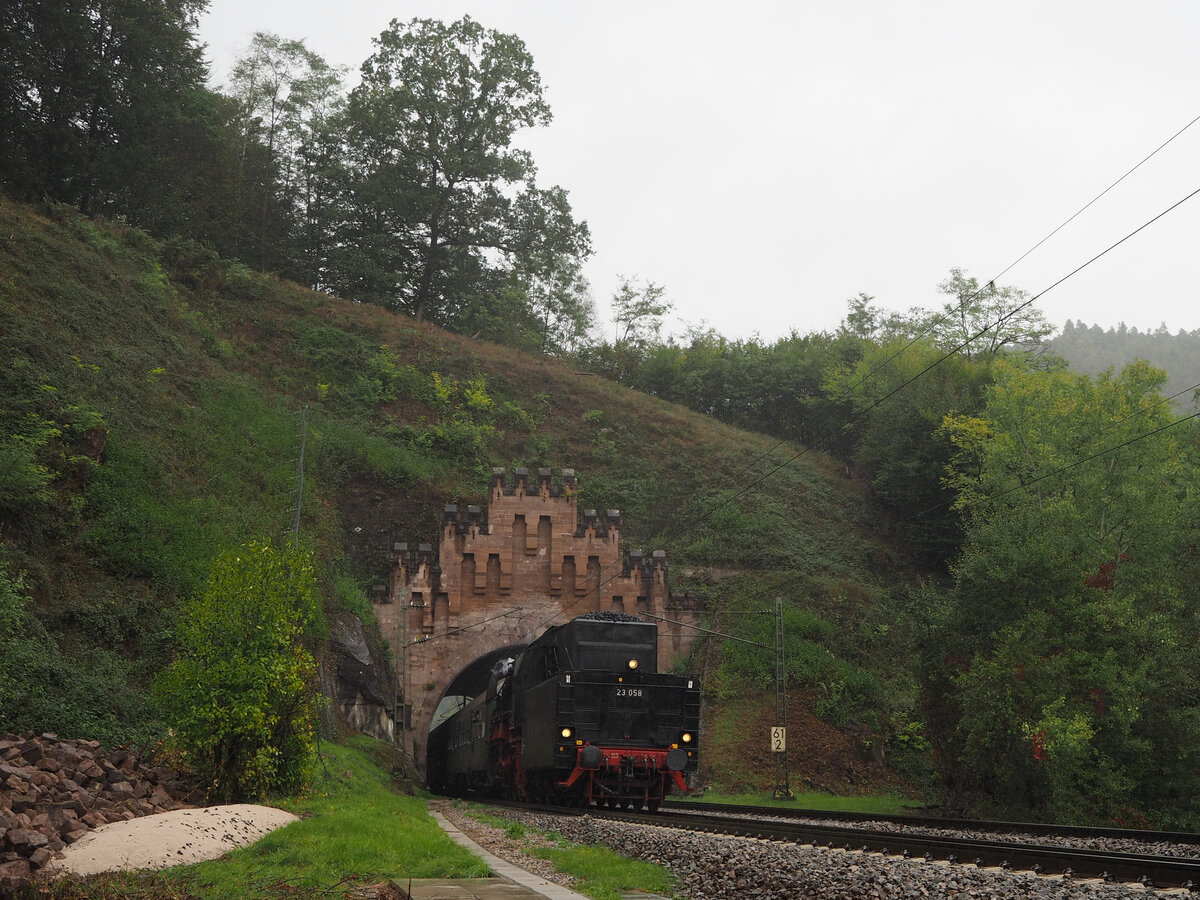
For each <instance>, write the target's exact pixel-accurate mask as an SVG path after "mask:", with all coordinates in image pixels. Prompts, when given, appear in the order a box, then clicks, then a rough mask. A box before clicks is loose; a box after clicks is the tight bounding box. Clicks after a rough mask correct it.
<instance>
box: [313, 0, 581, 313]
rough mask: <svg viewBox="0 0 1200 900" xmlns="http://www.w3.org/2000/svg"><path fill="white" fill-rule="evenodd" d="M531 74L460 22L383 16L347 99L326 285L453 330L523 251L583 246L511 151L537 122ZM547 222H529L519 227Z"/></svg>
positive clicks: (543, 110)
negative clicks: (341, 177) (334, 242)
mask: <svg viewBox="0 0 1200 900" xmlns="http://www.w3.org/2000/svg"><path fill="white" fill-rule="evenodd" d="M549 121H550V108H549V106H547V104H546V102H545V99H544V97H543V94H542V85H541V78H540V77H539V75H538V73H537V71H536V70H535V69H534V67H533V59H532V57H531V56H530V55H529V52H528V51H527V50H526V48H525V45H524V43H523V42H522V41H521V40H520V39H519V38H518V37H516V36H515V35H510V34H503V33H501V32H498V31H494V30H489V29H485V28H484V27H482V26H481V25H479V24H478V23H477V22H475V21H473V20H472V19H471V18H470V17H469V16H465V17H463V18H462V19H460V20H459V21H457V22H453V23H450V24H446V23H443V22H439V21H436V20H432V19H414V20H412V21H411V22H408V23H407V24H401V23H400V22H399V21H397V20H393V21H392V23H391V24H390V26H389V27H388V28H387V29H386V30H385V31H384V32H383V33H382V34H381V35H380V36H379V37H378V38H377V39H376V40H375V52H374V54H373V55H372V56H371V57H370V58H369V59H368V60H367V61H366V62H365V63H363V66H362V81H361V83H360V84H359V85H358V87H356V88H355V89H354V90H353V91H352V92H351V94H350V96H349V99H348V104H347V109H346V115H345V117H344V120H343V123H344V124H343V127H342V131H343V134H344V136H345V142H346V146H347V149H348V151H349V152H348V154H347V158H346V159H347V167H348V169H349V174H348V179H347V183H346V185H345V190H346V195H345V197H344V200H343V206H344V210H345V224H344V227H343V229H342V232H341V234H340V235H339V238H340V240H339V244H340V245H341V246H342V247H344V248H347V251H346V252H345V253H343V254H342V255H341V257H340V258H339V263H338V264H336V265H335V266H334V268H335V273H334V278H333V281H334V287H335V288H337V289H339V291H340V292H342V293H344V294H346V295H348V296H352V297H356V298H359V299H363V300H370V301H372V302H376V303H381V304H383V305H385V306H390V307H393V308H397V309H400V310H403V311H405V312H407V313H409V314H410V315H412V316H414V317H415V318H416V319H417V320H418V321H420V320H423V319H426V318H428V319H430V320H432V321H436V322H439V323H442V324H448V325H451V326H452V327H453V324H454V323H455V321H456V319H458V318H459V317H460V316H461V314H462V312H463V301H464V298H465V297H468V296H469V295H470V294H471V293H472V292H474V291H477V290H478V289H479V288H480V286H481V285H484V284H486V282H487V281H488V272H489V271H494V270H495V269H497V268H498V265H499V266H504V265H508V266H511V265H512V262H513V261H514V260H515V259H521V258H525V257H528V256H529V255H530V254H535V253H543V254H544V253H547V252H561V253H565V254H567V255H569V256H573V257H583V256H586V255H587V253H588V252H589V249H590V247H589V239H588V234H587V229H586V226H585V225H583V224H582V223H577V222H575V221H574V219H573V218H572V217H571V215H570V210H569V206H567V205H566V196H565V192H563V191H561V190H560V189H552V190H551V191H542V190H540V189H538V188H537V186H536V184H535V182H534V175H535V169H534V165H533V160H532V158H531V157H530V155H529V154H528V153H527V152H525V151H523V150H519V149H517V148H515V147H513V145H512V141H513V138H514V136H515V135H516V133H517V132H518V131H519V130H520V129H523V128H532V127H536V126H539V125H545V124H547V123H548V122H549ZM531 218H532V219H533V220H535V221H536V220H542V221H543V222H544V223H546V224H550V225H552V226H553V227H549V228H529V227H527V223H528V222H529V220H530V219H531Z"/></svg>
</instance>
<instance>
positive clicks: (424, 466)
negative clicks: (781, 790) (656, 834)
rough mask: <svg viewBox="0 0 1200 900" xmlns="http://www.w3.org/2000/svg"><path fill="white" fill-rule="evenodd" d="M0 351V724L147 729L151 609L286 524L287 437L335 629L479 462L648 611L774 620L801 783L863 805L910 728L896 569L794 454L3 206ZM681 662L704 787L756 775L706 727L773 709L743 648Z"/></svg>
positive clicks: (85, 733)
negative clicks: (536, 492)
mask: <svg viewBox="0 0 1200 900" xmlns="http://www.w3.org/2000/svg"><path fill="white" fill-rule="evenodd" d="M0 353H2V355H3V359H4V360H5V361H6V363H7V362H9V361H11V364H6V365H5V366H3V367H0V441H3V443H2V444H0V453H3V454H5V459H6V460H9V461H10V462H11V463H12V465H10V467H9V469H8V470H7V472H8V474H7V475H0V539H2V541H3V546H4V551H3V560H4V561H5V566H6V570H7V573H8V575H7V576H6V577H8V579H9V581H10V583H11V582H12V581H13V579H15V578H16V576H20V578H21V582H22V583H21V585H20V589H19V591H18V593H19V594H21V595H28V596H31V597H32V598H33V600H34V605H35V607H36V611H37V620H38V622H40V623H41V625H42V626H44V628H45V633H42V632H40V631H38V628H37V626H36V623H26V625H25V626H22V629H23V630H22V632H21V634H19V635H18V636H17V637H16V638H14V640H18V641H19V642H23V643H21V648H20V649H21V650H22V652H23V653H24V654H25V656H23V657H22V658H23V659H26V660H27V664H26V668H27V669H28V668H30V667H32V668H34V669H36V677H37V679H38V682H37V683H39V684H41V685H42V686H43V687H45V690H44V691H42V693H41V694H39V698H40V699H38V702H36V703H23V704H19V705H15V706H14V705H9V706H6V707H4V708H3V710H2V714H3V715H4V716H7V717H9V718H11V719H14V721H8V722H4V721H0V731H2V730H14V731H16V730H26V729H27V730H32V731H38V732H40V731H45V730H54V731H57V732H58V733H59V734H61V735H63V736H67V737H70V736H81V737H96V738H100V739H102V740H105V741H107V742H117V741H124V740H128V739H133V738H139V737H147V736H150V735H152V734H153V733H154V731H155V729H156V728H157V726H156V725H155V723H154V719H153V709H152V707H151V706H150V704H149V702H148V701H147V699H146V698H147V692H146V685H147V684H148V682H149V679H150V678H152V677H153V675H154V673H155V672H156V671H157V670H158V669H159V668H160V667H161V665H162V664H163V661H164V660H165V659H166V656H167V654H168V653H169V650H170V646H171V640H170V629H171V625H172V616H173V610H174V609H175V605H176V602H177V599H178V598H179V597H180V596H182V595H185V594H187V593H188V592H190V591H193V590H194V589H195V588H196V587H197V586H198V585H199V584H200V583H201V579H202V578H203V577H204V573H205V570H206V566H207V564H208V562H209V560H211V559H212V557H213V555H214V554H215V553H216V552H217V551H218V550H219V549H220V548H223V547H227V546H230V545H235V544H237V543H240V542H242V541H244V540H246V539H248V538H251V537H255V536H264V535H265V536H273V535H280V534H282V533H285V532H286V531H288V530H289V529H290V527H291V525H292V522H293V514H294V511H295V504H296V500H297V496H298V491H297V488H298V483H297V478H296V475H297V463H298V458H299V454H300V450H301V442H302V436H305V438H306V440H305V442H304V445H303V446H304V494H303V506H302V510H301V515H300V519H299V522H300V529H301V533H302V534H303V535H304V536H305V538H306V539H307V540H309V541H311V542H312V544H313V545H314V546H315V547H317V548H318V550H319V557H320V560H321V565H322V567H323V581H324V584H325V587H326V592H327V606H328V608H329V609H330V610H331V612H333V613H335V616H336V615H343V616H344V615H345V613H344V611H345V610H351V611H354V612H357V613H359V614H361V615H363V617H364V618H365V619H367V620H368V621H369V620H370V616H369V604H368V602H367V600H366V595H365V591H366V590H367V589H369V588H370V586H371V585H372V584H374V583H375V582H376V581H377V580H378V578H379V575H380V573H381V572H382V571H383V567H384V565H385V559H386V551H387V550H388V548H389V547H390V546H391V544H392V542H393V541H396V540H407V541H432V540H434V539H435V537H436V533H437V525H438V520H437V516H438V513H439V511H440V509H441V506H442V504H443V503H446V502H454V501H458V502H464V503H481V502H483V501H484V498H485V494H486V488H487V475H488V473H489V472H490V469H491V467H492V466H493V465H506V466H510V467H511V466H522V465H523V466H527V467H530V468H538V467H549V468H552V469H554V470H555V471H558V470H561V469H563V468H573V469H575V470H576V472H577V473H578V475H579V478H580V483H581V492H582V496H581V504H582V505H583V506H587V507H595V508H599V509H605V508H618V509H621V510H622V512H623V513H624V521H625V524H626V536H627V546H643V547H645V548H646V549H647V550H649V549H653V548H660V547H661V548H664V549H666V550H667V552H668V559H669V561H670V563H671V565H672V571H673V573H674V575H673V589H674V590H675V591H677V592H682V591H687V592H691V593H693V594H696V595H698V596H700V597H702V598H703V599H704V601H705V603H706V604H707V609H708V610H709V616H710V618H709V621H710V624H711V625H712V627H713V628H715V629H716V630H718V631H729V632H733V633H736V634H738V635H740V636H743V637H747V638H749V639H751V640H756V641H760V642H761V643H764V644H766V645H768V646H770V645H771V644H772V636H771V627H772V619H771V616H770V615H765V616H764V615H759V614H758V613H759V612H760V611H761V610H763V609H766V608H768V607H769V606H770V605H771V603H772V602H773V598H774V597H775V596H776V595H782V596H783V597H784V598H785V603H786V606H787V612H786V615H785V625H786V632H787V636H788V659H789V666H788V668H789V673H790V677H791V679H792V680H793V682H794V683H795V684H797V685H799V686H800V687H801V688H803V689H804V690H805V693H804V694H803V696H804V697H806V698H809V701H810V706H811V707H812V709H811V710H809V709H799V710H797V709H795V707H796V706H797V705H799V704H797V703H793V713H794V714H795V715H801V714H804V715H808V714H810V713H811V712H813V711H815V712H816V713H817V714H818V715H819V716H820V718H821V720H822V721H823V722H824V723H825V725H824V726H822V727H827V728H829V729H830V733H831V734H832V735H834V736H836V738H837V740H841V741H842V742H843V745H842V746H841V747H840V748H839V749H838V752H839V753H841V754H843V755H846V756H850V757H855V760H856V761H855V762H854V764H853V765H848V766H847V767H846V769H847V772H848V773H849V774H846V775H845V776H844V777H843V778H842V779H841V781H840V782H838V783H837V784H836V785H835V784H828V785H827V786H833V787H838V788H840V789H846V788H848V787H849V786H851V785H852V784H855V783H861V781H862V780H863V779H864V778H866V777H868V774H865V773H867V771H868V768H869V767H867V766H866V761H867V760H868V759H869V757H870V755H871V754H869V753H867V750H866V748H868V747H871V746H874V747H876V748H878V747H880V746H882V742H883V741H886V740H887V739H888V738H889V737H890V736H891V735H893V734H896V733H898V732H899V731H900V729H902V728H904V727H905V726H906V725H907V724H908V723H909V722H910V721H911V720H912V719H914V718H916V715H917V714H916V712H915V710H914V709H913V705H914V703H915V699H914V698H915V690H914V689H913V684H914V682H913V679H912V678H911V677H910V676H909V675H908V674H907V673H906V672H905V671H904V669H903V668H901V667H900V666H899V665H897V664H896V660H898V659H903V658H904V655H905V654H904V650H905V637H904V629H903V628H901V627H897V626H898V624H900V623H899V622H898V613H897V612H896V609H897V608H898V602H899V600H900V595H899V594H897V592H896V591H897V586H902V585H903V583H904V581H905V580H906V579H905V574H904V573H905V571H906V569H905V566H904V563H903V560H902V559H901V558H900V556H899V555H898V553H897V552H896V550H895V548H893V547H891V546H889V544H888V543H887V542H886V541H884V540H882V539H881V538H880V537H879V536H878V535H877V533H876V529H875V528H874V517H873V514H872V512H871V510H870V508H869V506H868V503H867V501H866V499H865V497H864V495H863V491H862V487H861V485H859V484H858V483H856V482H855V481H853V480H850V479H848V478H847V477H845V475H844V473H843V471H842V470H841V468H840V467H839V466H836V465H834V464H833V463H832V462H831V461H830V460H828V459H826V458H825V457H823V456H821V455H820V454H817V453H807V454H804V453H800V452H799V448H795V447H791V446H787V445H782V446H777V445H776V444H775V442H774V441H771V440H768V439H766V438H763V437H761V436H759V435H754V434H748V433H745V432H741V431H738V430H736V429H734V428H730V427H727V426H724V425H721V424H719V423H715V422H713V421H711V420H709V419H707V418H705V417H703V416H700V415H696V414H694V413H691V412H688V411H686V410H684V409H682V408H679V407H676V406H673V405H670V404H666V403H663V402H660V401H658V400H655V399H654V398H651V397H647V396H645V395H641V394H638V393H635V392H632V391H629V390H626V389H624V388H621V387H619V386H617V385H615V384H613V383H611V382H608V381H606V380H604V379H601V378H597V377H593V376H590V375H588V374H587V373H586V372H579V371H576V369H575V367H573V366H572V365H571V364H570V363H567V362H562V361H555V360H547V359H541V358H535V357H529V356H525V355H523V354H520V353H518V352H516V351H513V350H510V349H507V348H504V347H498V346H493V345H488V344H483V343H479V342H476V341H472V340H470V339H468V338H465V337H461V336H457V335H453V334H449V333H447V332H444V331H441V330H440V329H437V328H434V327H430V326H428V325H421V326H418V325H416V324H415V323H413V322H412V321H411V320H409V319H406V318H403V317H399V316H396V315H393V314H390V313H388V312H387V311H385V310H382V309H380V308H378V307H374V306H367V305H362V304H357V303H354V302H352V301H347V300H341V299H337V298H333V297H330V296H327V295H324V294H320V293H314V292H311V291H308V290H305V289H302V288H300V287H297V286H295V285H291V284H286V283H280V282H277V281H275V280H273V279H271V278H270V277H266V276H259V275H256V274H254V273H252V272H250V271H249V270H248V269H246V268H245V267H244V266H241V265H240V264H237V263H229V262H226V261H223V260H221V259H218V258H217V257H216V256H215V255H214V254H212V253H211V252H209V251H207V250H206V249H205V248H203V247H201V246H198V245H196V244H192V243H188V242H167V243H165V244H162V243H158V242H155V241H152V240H150V239H149V238H147V237H146V236H145V235H144V234H142V233H141V232H138V231H136V230H134V229H130V228H125V227H121V226H117V225H109V224H106V223H100V222H94V221H91V220H87V219H84V218H81V217H79V216H78V215H76V214H75V213H73V212H72V211H69V210H65V209H50V210H41V211H34V210H32V209H30V208H28V207H24V206H20V205H16V204H13V203H11V202H8V201H0ZM302 411H303V413H304V414H303V416H302ZM768 473H769V474H768ZM764 476H765V477H764ZM339 611H342V612H340V613H339ZM690 664H691V665H692V666H693V667H694V668H698V669H703V673H704V675H705V677H706V681H707V683H708V685H709V699H710V707H709V708H710V712H711V723H712V728H711V733H712V734H713V735H714V737H715V738H716V740H715V742H710V745H709V759H710V760H711V761H712V763H713V768H712V771H713V772H714V773H716V774H718V775H719V777H720V778H721V779H722V780H723V781H724V782H725V783H726V784H727V785H729V786H734V787H736V786H751V785H755V784H760V783H763V782H769V781H770V780H771V778H772V777H773V772H772V771H765V772H759V771H755V772H747V771H746V770H745V766H741V765H739V764H738V762H737V760H738V759H739V758H740V757H739V756H738V754H739V753H741V751H735V750H731V749H730V748H736V747H739V746H740V745H741V744H742V743H746V742H750V743H751V744H753V743H754V742H756V741H758V738H759V736H758V735H757V733H755V734H753V735H751V736H749V737H748V736H747V729H746V728H745V727H741V728H738V727H735V724H734V722H735V720H736V719H737V718H738V717H739V716H741V712H738V713H736V714H731V715H733V716H734V718H733V719H728V721H727V717H726V718H723V716H724V715H725V714H724V713H723V712H722V711H723V710H725V709H731V710H732V709H735V706H734V705H732V704H731V701H737V702H738V704H739V705H738V706H736V709H738V710H743V709H744V704H745V703H746V702H750V704H751V705H752V706H753V707H754V708H755V709H756V710H758V709H762V708H768V709H769V708H773V703H774V694H773V691H772V687H771V685H772V678H773V659H772V658H771V654H770V652H769V651H764V650H761V649H759V648H755V647H751V646H749V645H743V644H732V643H731V644H720V643H716V642H714V641H709V642H707V644H706V645H705V653H704V656H703V658H697V659H695V660H693V661H691V663H690ZM26 674H28V673H26ZM747 696H749V697H751V698H753V699H751V700H750V701H747V700H746V698H747ZM797 696H800V695H797ZM35 699H36V698H35ZM756 715H757V713H756ZM34 718H36V719H37V721H32V720H31V719H34ZM795 725H796V727H797V729H798V726H799V719H797V720H796V723H795ZM761 737H762V743H765V736H761ZM826 744H828V742H826ZM751 749H757V748H756V746H755V747H752V748H751ZM813 752H814V753H817V752H821V753H825V752H826V750H820V751H818V750H814V751H813ZM731 754H732V755H731ZM878 756H879V754H878V752H876V753H875V758H876V760H877V759H878ZM792 764H793V771H794V772H796V773H797V777H798V778H799V779H801V780H802V779H803V778H804V771H803V770H804V766H805V760H804V758H803V757H802V755H801V754H799V753H794V754H793V760H792ZM822 778H823V780H824V781H826V782H828V781H829V779H826V778H824V777H823V776H822ZM834 780H836V779H834Z"/></svg>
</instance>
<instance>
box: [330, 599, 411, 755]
mask: <svg viewBox="0 0 1200 900" xmlns="http://www.w3.org/2000/svg"><path fill="white" fill-rule="evenodd" d="M329 625H330V627H329V632H330V634H329V650H330V655H331V657H332V659H333V660H334V662H335V672H334V676H335V677H334V679H333V682H332V683H328V680H327V679H323V681H322V685H321V689H322V692H323V693H325V694H326V695H327V696H330V697H332V698H333V699H334V700H335V702H336V703H337V706H338V710H339V712H340V714H341V717H342V719H343V720H344V721H345V722H346V724H348V725H349V726H350V727H351V728H353V729H354V730H355V731H357V732H359V733H361V734H369V735H371V736H372V737H375V738H378V739H379V740H381V741H389V742H390V741H391V740H392V716H391V709H392V703H393V702H394V697H393V686H392V678H391V675H390V672H389V670H388V665H387V662H386V661H384V660H381V659H379V658H378V657H377V656H376V655H375V653H373V652H372V649H371V644H370V641H368V639H367V634H366V631H365V630H364V629H363V626H362V623H361V622H360V621H359V620H358V619H357V618H356V617H355V616H353V615H351V614H349V613H343V614H341V615H338V616H335V617H334V618H333V619H332V620H331V621H330V623H329Z"/></svg>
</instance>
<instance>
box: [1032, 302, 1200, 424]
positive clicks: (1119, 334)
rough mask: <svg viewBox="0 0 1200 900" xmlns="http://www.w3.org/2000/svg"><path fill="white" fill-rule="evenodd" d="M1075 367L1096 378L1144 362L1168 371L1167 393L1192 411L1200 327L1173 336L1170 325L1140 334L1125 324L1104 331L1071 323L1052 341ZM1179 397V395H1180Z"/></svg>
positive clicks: (1199, 381) (1199, 367) (1198, 380)
mask: <svg viewBox="0 0 1200 900" xmlns="http://www.w3.org/2000/svg"><path fill="white" fill-rule="evenodd" d="M1050 346H1051V347H1052V348H1053V349H1054V350H1055V352H1057V353H1058V354H1060V355H1061V356H1062V357H1063V358H1064V359H1065V360H1066V361H1067V362H1069V363H1070V364H1071V367H1072V368H1074V369H1077V370H1079V371H1080V372H1086V373H1087V374H1089V375H1095V374H1097V373H1099V372H1103V371H1104V370H1105V369H1116V370H1120V368H1121V367H1122V366H1124V365H1125V364H1126V363H1129V362H1132V361H1133V360H1135V359H1142V360H1145V361H1146V362H1149V363H1151V364H1153V365H1155V366H1157V367H1158V368H1160V369H1165V370H1166V372H1167V385H1166V388H1165V389H1164V393H1165V394H1166V395H1167V396H1169V397H1175V406H1176V408H1178V409H1191V408H1192V407H1193V404H1194V403H1195V402H1196V401H1195V400H1194V399H1193V395H1194V393H1195V391H1196V387H1197V385H1200V328H1198V329H1196V330H1195V331H1184V330H1182V329H1180V331H1179V332H1178V333H1176V334H1171V333H1170V332H1169V331H1168V330H1167V326H1166V324H1163V325H1160V326H1159V327H1158V328H1156V329H1155V330H1154V331H1138V330H1137V328H1127V327H1126V326H1125V324H1124V323H1122V324H1121V325H1119V326H1118V327H1116V328H1110V329H1108V331H1105V330H1103V329H1102V328H1101V327H1100V326H1099V325H1091V326H1088V325H1084V324H1083V322H1080V321H1075V322H1071V321H1069V320H1068V321H1067V323H1066V324H1065V325H1064V326H1063V330H1062V334H1061V335H1059V336H1057V337H1055V338H1054V339H1053V340H1051V342H1050ZM1176 395H1178V396H1176Z"/></svg>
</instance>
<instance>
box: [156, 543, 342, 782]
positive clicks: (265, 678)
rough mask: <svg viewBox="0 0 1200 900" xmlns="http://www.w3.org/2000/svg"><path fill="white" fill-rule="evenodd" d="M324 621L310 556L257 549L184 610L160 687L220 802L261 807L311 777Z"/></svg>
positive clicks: (243, 554) (245, 550)
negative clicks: (318, 645) (317, 646)
mask: <svg viewBox="0 0 1200 900" xmlns="http://www.w3.org/2000/svg"><path fill="white" fill-rule="evenodd" d="M321 621H322V619H321V607H320V603H319V598H318V596H317V592H316V576H315V574H314V568H313V563H312V560H311V555H310V554H308V553H306V552H302V551H301V550H299V549H298V548H296V547H294V546H289V547H286V548H283V549H277V548H275V547H273V546H271V545H270V544H267V543H259V542H251V543H249V544H247V545H245V546H243V547H241V548H239V549H237V550H232V551H227V552H225V553H223V554H221V555H220V556H219V557H218V558H217V559H216V560H215V561H214V563H213V565H212V569H211V571H210V573H209V579H208V585H207V587H206V589H205V590H204V592H203V593H202V594H200V595H199V596H197V597H195V598H193V599H192V600H190V601H188V602H187V603H185V604H184V606H183V609H182V610H181V612H180V616H179V622H178V627H177V640H178V647H179V649H178V654H177V656H176V658H175V660H174V662H172V663H171V665H170V667H169V668H168V669H167V670H166V671H165V672H164V673H163V674H162V676H161V677H160V678H159V681H158V682H157V684H156V688H157V693H158V695H159V697H160V698H161V701H162V705H163V708H164V711H165V712H166V714H167V718H168V720H169V721H170V723H171V724H172V726H173V728H174V730H175V734H176V736H177V739H178V741H179V744H180V746H181V748H182V750H183V751H184V753H185V755H186V757H187V759H188V761H189V762H190V764H191V765H192V767H193V769H194V770H195V771H196V772H197V773H198V774H199V775H200V776H201V778H203V779H204V780H205V782H206V783H207V789H208V794H209V796H210V797H211V798H213V799H219V800H221V801H224V802H228V801H229V800H231V799H235V798H236V799H258V798H261V797H263V796H264V795H265V794H266V793H267V792H269V791H279V792H289V791H295V790H298V789H300V788H301V787H303V786H304V785H305V784H306V783H307V781H308V779H309V778H310V776H311V765H312V757H313V741H314V729H315V725H316V713H317V697H318V692H317V685H316V664H315V662H314V660H313V655H312V653H311V652H310V650H309V649H308V648H307V647H306V646H305V639H306V638H308V639H310V640H311V639H312V637H313V636H314V633H315V631H316V629H317V628H318V627H319V625H320V622H321Z"/></svg>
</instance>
